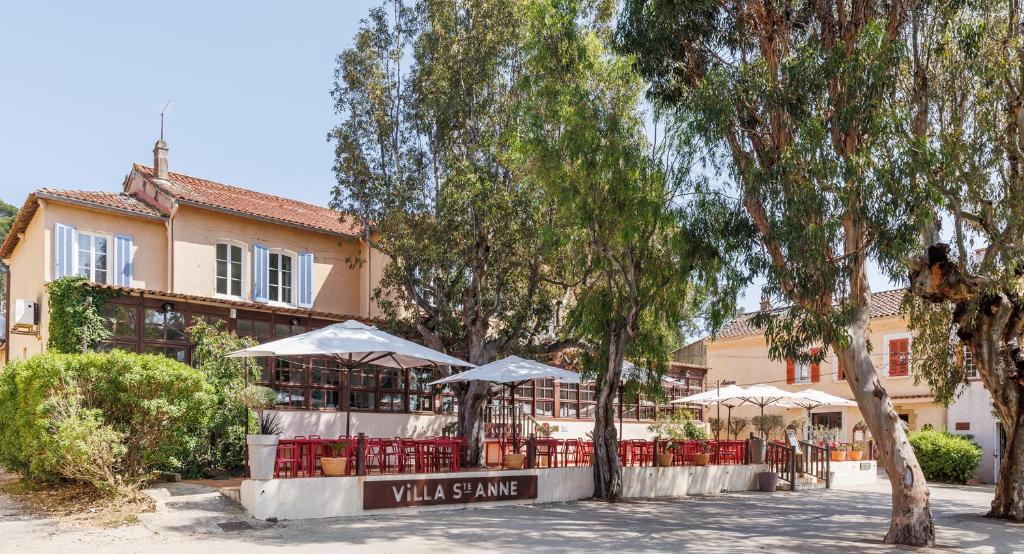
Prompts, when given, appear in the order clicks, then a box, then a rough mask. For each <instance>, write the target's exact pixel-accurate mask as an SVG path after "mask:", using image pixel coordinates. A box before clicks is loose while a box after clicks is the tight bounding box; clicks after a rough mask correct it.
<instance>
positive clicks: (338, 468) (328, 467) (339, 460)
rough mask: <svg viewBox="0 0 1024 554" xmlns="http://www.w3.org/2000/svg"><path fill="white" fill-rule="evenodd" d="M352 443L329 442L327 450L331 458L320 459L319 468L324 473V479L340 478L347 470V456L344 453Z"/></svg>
mask: <svg viewBox="0 0 1024 554" xmlns="http://www.w3.org/2000/svg"><path fill="white" fill-rule="evenodd" d="M351 445H352V443H350V442H348V441H341V442H329V443H327V448H329V449H330V450H331V454H332V455H331V456H323V457H321V458H320V467H321V468H322V469H323V471H324V477H341V476H343V475H345V470H347V469H348V456H346V455H345V454H346V452H347V451H348V447H349V446H351Z"/></svg>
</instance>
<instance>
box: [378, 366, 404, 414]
mask: <svg viewBox="0 0 1024 554" xmlns="http://www.w3.org/2000/svg"><path fill="white" fill-rule="evenodd" d="M378 374H379V376H380V411H382V412H404V411H405V370H402V369H398V368H394V367H382V368H380V370H378Z"/></svg>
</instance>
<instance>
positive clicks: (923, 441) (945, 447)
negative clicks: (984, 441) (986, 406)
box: [910, 430, 981, 483]
mask: <svg viewBox="0 0 1024 554" xmlns="http://www.w3.org/2000/svg"><path fill="white" fill-rule="evenodd" d="M910 445H911V446H912V447H913V448H914V454H915V455H916V456H917V461H918V463H920V464H921V470H922V471H923V472H924V476H925V478H926V479H929V480H933V481H946V482H951V483H966V482H967V480H968V479H971V478H972V477H974V473H975V471H977V469H978V464H980V463H981V448H980V447H979V446H978V445H976V444H974V443H973V442H971V441H970V439H967V438H965V437H962V436H960V435H954V434H952V433H948V432H944V431H935V430H923V431H917V432H915V433H912V434H911V435H910Z"/></svg>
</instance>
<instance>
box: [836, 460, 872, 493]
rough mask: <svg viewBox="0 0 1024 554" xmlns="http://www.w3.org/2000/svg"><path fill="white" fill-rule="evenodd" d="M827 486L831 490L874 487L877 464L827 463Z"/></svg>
mask: <svg viewBox="0 0 1024 554" xmlns="http://www.w3.org/2000/svg"><path fill="white" fill-rule="evenodd" d="M828 467H829V486H831V487H832V488H833V489H841V488H844V487H856V486H860V485H874V484H875V483H877V482H878V462H876V461H875V460H861V461H857V462H829V466H828Z"/></svg>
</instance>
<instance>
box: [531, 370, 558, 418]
mask: <svg viewBox="0 0 1024 554" xmlns="http://www.w3.org/2000/svg"><path fill="white" fill-rule="evenodd" d="M534 384H535V395H536V402H535V403H534V409H535V410H537V412H536V414H534V415H536V416H538V417H540V416H544V417H552V416H554V415H555V413H554V412H555V382H554V381H553V380H551V379H540V380H538V381H534Z"/></svg>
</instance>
